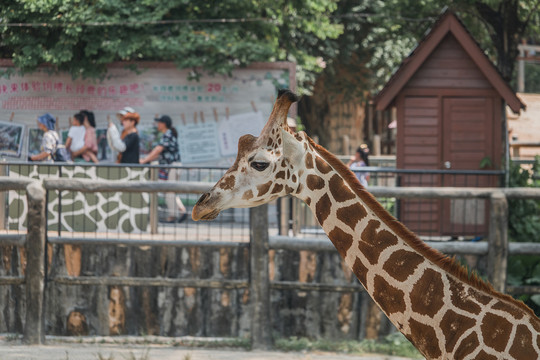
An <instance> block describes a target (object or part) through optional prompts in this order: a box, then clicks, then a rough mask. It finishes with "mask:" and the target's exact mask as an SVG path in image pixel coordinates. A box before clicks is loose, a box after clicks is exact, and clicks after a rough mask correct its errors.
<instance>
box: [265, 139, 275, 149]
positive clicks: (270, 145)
mask: <svg viewBox="0 0 540 360" xmlns="http://www.w3.org/2000/svg"><path fill="white" fill-rule="evenodd" d="M272 145H274V140H272V138H271V137H269V138H268V142H267V143H266V146H268V147H272Z"/></svg>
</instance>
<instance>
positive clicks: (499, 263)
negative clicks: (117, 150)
mask: <svg viewBox="0 0 540 360" xmlns="http://www.w3.org/2000/svg"><path fill="white" fill-rule="evenodd" d="M212 186H213V183H209V182H200V181H195V182H193V181H180V182H176V183H168V182H157V181H144V182H138V181H133V182H114V181H102V180H100V181H95V180H89V179H63V178H45V179H42V180H41V181H37V180H31V179H12V178H9V177H0V190H4V191H7V190H19V191H21V190H22V191H25V192H26V193H27V197H28V202H29V206H28V208H29V212H28V233H27V234H26V235H17V236H15V237H12V238H10V237H4V236H0V244H2V245H15V246H22V245H25V246H26V248H27V251H28V265H27V270H26V274H25V277H10V276H4V277H0V285H7V286H9V285H21V284H25V285H26V294H27V299H26V301H27V306H26V311H27V315H26V323H25V334H24V336H25V340H26V341H27V342H29V343H41V342H43V341H44V330H43V329H44V327H43V296H44V295H43V294H44V288H45V280H47V281H49V282H50V283H51V284H53V283H58V284H64V285H98V286H100V285H108V286H161V287H192V288H212V289H217V288H219V289H247V288H249V289H250V292H251V293H252V297H251V300H250V301H251V307H252V310H251V312H252V322H251V326H252V328H251V332H252V342H253V346H254V347H255V348H257V347H260V348H264V347H268V346H269V344H270V342H271V340H270V338H271V336H270V328H269V327H268V323H269V316H270V315H269V314H270V304H269V301H270V300H269V298H270V296H269V292H270V289H274V290H278V289H281V290H285V289H296V290H300V291H333V292H358V291H363V290H362V289H363V288H362V287H361V286H360V285H359V283H356V284H350V285H334V284H321V283H301V282H297V281H270V280H269V278H268V250H269V249H271V250H292V251H301V250H309V251H322V252H335V248H334V246H333V245H332V243H331V242H330V241H329V240H328V238H319V237H318V238H298V237H291V236H284V235H271V236H269V234H268V208H267V206H262V207H258V208H253V209H251V211H250V242H249V243H246V242H244V243H242V242H235V241H189V240H182V241H180V240H170V241H167V240H152V239H148V238H145V236H144V235H142V236H141V238H140V239H129V238H127V239H122V238H114V239H112V238H95V237H94V238H90V237H84V236H81V237H77V236H75V237H64V236H51V235H48V234H47V231H46V219H45V217H46V211H45V198H46V192H47V191H60V192H62V191H71V192H88V193H93V192H95V193H97V192H132V193H138V192H148V193H156V192H177V193H189V194H200V193H203V192H206V191H208V190H209V189H210V188H211V187H212ZM369 192H370V193H372V194H373V195H374V196H376V197H395V198H436V199H442V198H448V199H456V198H467V199H469V198H481V199H489V202H490V210H491V215H490V230H489V236H488V238H487V241H479V242H462V241H445V242H436V241H430V242H427V243H428V245H430V246H432V247H433V248H435V249H437V250H439V251H441V252H443V253H446V254H458V255H465V254H472V255H482V256H487V263H488V274H489V276H490V280H491V282H492V283H493V284H494V287H495V288H497V289H499V290H502V291H504V290H505V289H506V292H508V293H511V294H533V293H540V286H506V264H507V261H508V256H509V255H517V254H535V255H539V254H540V243H510V244H508V238H507V217H508V207H507V202H506V200H507V199H540V189H532V188H452V187H450V188H439V187H437V188H431V187H407V188H399V187H394V188H387V187H377V186H374V187H370V188H369ZM47 243H48V244H54V245H57V244H64V245H66V244H69V245H108V246H111V245H114V246H136V247H141V246H172V247H211V248H242V247H245V248H248V249H249V250H250V266H251V273H250V276H249V278H247V279H238V280H231V279H199V278H197V279H187V278H178V279H177V278H147V277H129V276H79V277H72V276H65V275H55V276H51V277H50V278H48V279H45V273H46V272H45V271H44V268H45V257H46V255H45V251H46V250H45V249H46V244H47ZM48 286H53V285H50V284H49V285H48Z"/></svg>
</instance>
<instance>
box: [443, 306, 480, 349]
mask: <svg viewBox="0 0 540 360" xmlns="http://www.w3.org/2000/svg"><path fill="white" fill-rule="evenodd" d="M475 323H476V322H475V320H474V319H471V318H469V317H467V316H463V315H460V314H458V313H456V312H455V311H452V310H449V311H447V312H446V314H444V316H443V318H442V320H441V329H442V331H443V334H444V337H445V343H446V345H445V346H446V352H452V351H453V350H454V347H455V346H456V344H457V342H458V340H459V339H460V337H461V335H462V334H463V332H465V331H467V330H468V329H470V328H472V327H473V326H474V324H475Z"/></svg>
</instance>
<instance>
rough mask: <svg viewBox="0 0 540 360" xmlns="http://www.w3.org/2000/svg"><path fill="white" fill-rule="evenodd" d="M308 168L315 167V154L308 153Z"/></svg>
mask: <svg viewBox="0 0 540 360" xmlns="http://www.w3.org/2000/svg"><path fill="white" fill-rule="evenodd" d="M306 169H313V155H311V154H310V153H307V154H306Z"/></svg>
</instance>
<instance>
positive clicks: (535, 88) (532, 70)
mask: <svg viewBox="0 0 540 360" xmlns="http://www.w3.org/2000/svg"><path fill="white" fill-rule="evenodd" d="M525 92H527V93H536V94H538V93H540V66H538V63H525Z"/></svg>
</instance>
